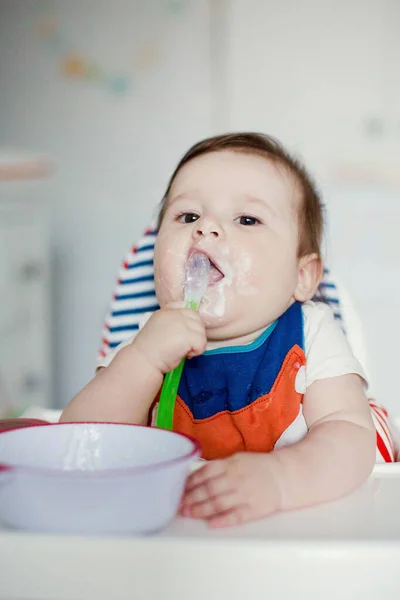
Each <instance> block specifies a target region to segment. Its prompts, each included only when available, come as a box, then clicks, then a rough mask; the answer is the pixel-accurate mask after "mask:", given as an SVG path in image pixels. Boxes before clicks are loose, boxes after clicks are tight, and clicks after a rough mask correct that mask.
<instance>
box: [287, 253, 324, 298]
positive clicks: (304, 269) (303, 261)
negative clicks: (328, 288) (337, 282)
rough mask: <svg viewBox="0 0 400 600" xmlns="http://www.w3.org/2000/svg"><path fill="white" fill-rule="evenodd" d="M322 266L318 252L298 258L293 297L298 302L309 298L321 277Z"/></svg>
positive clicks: (315, 289)
mask: <svg viewBox="0 0 400 600" xmlns="http://www.w3.org/2000/svg"><path fill="white" fill-rule="evenodd" d="M322 275H323V267H322V261H321V259H320V257H319V256H318V254H308V255H307V256H302V257H301V258H300V260H299V271H298V278H297V286H296V289H295V291H294V299H295V300H298V301H299V302H306V301H307V300H311V298H312V297H313V296H314V294H315V292H316V291H317V289H318V286H319V283H320V281H321V279H322Z"/></svg>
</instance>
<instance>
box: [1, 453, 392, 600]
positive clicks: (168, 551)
mask: <svg viewBox="0 0 400 600" xmlns="http://www.w3.org/2000/svg"><path fill="white" fill-rule="evenodd" d="M399 466H400V465H391V466H390V465H389V466H383V467H381V468H377V469H376V473H375V474H374V475H373V476H372V477H371V478H370V479H369V480H368V481H367V482H366V484H365V485H364V486H363V487H362V488H360V489H359V490H357V491H356V492H354V493H353V494H350V495H349V496H347V497H346V498H343V499H341V500H339V501H337V502H332V503H329V504H325V505H322V506H317V507H313V508H308V509H304V510H299V511H293V512H290V513H285V514H279V515H275V516H273V517H270V518H267V519H264V520H263V521H259V522H256V523H251V524H248V525H244V526H242V527H240V528H235V529H224V530H214V531H212V530H209V529H208V528H207V526H206V525H205V524H204V523H202V522H197V521H191V520H188V519H176V520H175V521H174V522H173V523H172V524H171V525H170V526H169V527H168V528H167V529H166V530H164V531H163V532H161V533H159V534H157V535H153V536H151V537H137V538H135V537H119V538H109V537H108V538H105V537H103V538H101V537H78V536H56V535H37V534H27V533H23V532H16V531H10V530H6V529H3V530H0V599H1V600H5V599H7V600H17V599H18V600H20V599H21V598H24V599H25V600H29V599H32V600H33V599H35V600H38V599H40V600H50V599H51V600H66V599H68V600H75V599H79V600H81V599H85V600H91V599H93V600H102V599H106V600H109V599H110V598H112V599H113V600H114V599H115V600H118V599H119V598H134V599H135V600H136V599H141V598H145V599H148V600H152V599H153V598H162V599H163V600H165V599H169V598H171V599H172V598H173V599H174V600H179V599H181V598H182V599H185V600H204V599H207V600H214V598H215V599H216V600H220V599H224V598H229V600H243V599H244V598H249V600H252V599H253V598H255V599H258V598H260V599H261V598H262V599H263V598H279V599H282V600H286V599H290V600H291V599H296V600H299V599H300V600H302V599H303V598H304V600H306V599H307V600H321V598H323V599H324V600H333V599H334V600H337V599H340V600H347V599H348V600H354V599H355V600H358V599H359V598H360V599H361V598H362V600H378V599H379V600H380V599H381V598H382V600H390V599H392V598H393V599H396V600H398V598H399V597H400V584H399V577H398V569H399V565H400V472H399V471H400V469H399V468H398V467H399Z"/></svg>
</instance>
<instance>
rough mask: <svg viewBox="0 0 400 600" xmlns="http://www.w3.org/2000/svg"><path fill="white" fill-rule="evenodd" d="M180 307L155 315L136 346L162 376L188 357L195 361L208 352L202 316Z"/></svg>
mask: <svg viewBox="0 0 400 600" xmlns="http://www.w3.org/2000/svg"><path fill="white" fill-rule="evenodd" d="M178 306H179V308H177V304H170V305H168V306H165V307H164V308H162V309H160V310H158V311H157V312H155V313H154V314H153V315H152V316H151V317H150V319H149V320H148V321H147V323H146V325H145V326H144V327H143V329H142V330H141V331H140V333H139V334H138V335H137V337H136V338H135V340H134V342H133V345H134V346H135V348H136V349H137V350H139V352H141V353H142V355H143V356H144V357H145V358H146V360H147V361H148V362H149V363H150V364H151V365H153V366H154V367H155V368H156V369H158V370H159V371H160V372H161V373H168V372H169V371H171V370H172V369H174V368H175V367H177V366H178V365H179V363H180V362H181V360H182V358H184V357H185V356H186V357H188V358H192V357H193V356H198V355H199V354H202V353H203V352H204V350H205V349H206V345H207V338H206V331H205V327H204V325H203V323H202V321H201V319H200V316H199V314H198V313H197V312H194V311H193V310H191V309H190V308H181V306H182V305H181V304H179V305H178Z"/></svg>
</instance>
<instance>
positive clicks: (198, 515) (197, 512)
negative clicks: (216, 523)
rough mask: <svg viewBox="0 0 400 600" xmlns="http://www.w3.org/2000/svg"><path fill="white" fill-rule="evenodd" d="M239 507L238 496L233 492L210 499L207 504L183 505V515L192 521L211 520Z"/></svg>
mask: <svg viewBox="0 0 400 600" xmlns="http://www.w3.org/2000/svg"><path fill="white" fill-rule="evenodd" d="M237 506H238V499H237V495H236V494H235V492H233V491H229V492H226V493H224V494H220V495H218V496H215V497H213V498H208V499H207V500H206V501H205V502H200V503H198V504H192V505H191V506H187V505H183V508H182V510H181V514H182V515H183V516H184V517H191V518H192V519H210V518H211V517H216V516H217V515H221V514H222V513H226V512H227V511H230V510H232V509H233V508H236V507H237Z"/></svg>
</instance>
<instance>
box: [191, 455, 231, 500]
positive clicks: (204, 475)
mask: <svg viewBox="0 0 400 600" xmlns="http://www.w3.org/2000/svg"><path fill="white" fill-rule="evenodd" d="M226 470H227V464H226V460H211V461H210V462H208V463H207V464H206V465H204V467H202V468H201V469H198V470H197V471H195V472H194V473H192V474H191V475H189V477H188V480H187V483H186V492H189V491H190V490H192V489H193V488H195V487H196V486H198V485H202V484H203V483H205V482H206V481H207V480H208V479H211V478H213V477H220V476H221V475H225V473H226Z"/></svg>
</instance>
